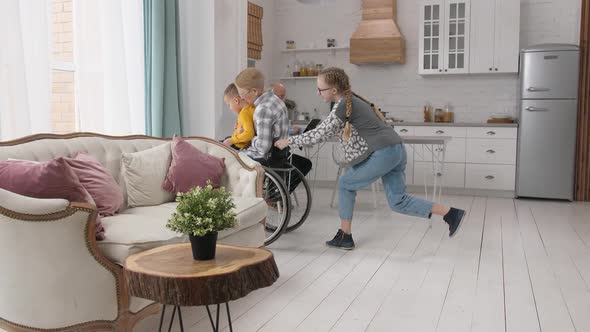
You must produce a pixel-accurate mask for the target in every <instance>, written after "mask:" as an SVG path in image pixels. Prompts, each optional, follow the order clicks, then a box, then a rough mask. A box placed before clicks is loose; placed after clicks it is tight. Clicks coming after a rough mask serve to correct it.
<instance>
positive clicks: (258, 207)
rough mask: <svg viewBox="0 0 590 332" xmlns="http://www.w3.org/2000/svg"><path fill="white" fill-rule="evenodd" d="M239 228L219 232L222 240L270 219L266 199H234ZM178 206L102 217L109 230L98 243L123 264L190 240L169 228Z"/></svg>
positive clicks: (131, 211)
mask: <svg viewBox="0 0 590 332" xmlns="http://www.w3.org/2000/svg"><path fill="white" fill-rule="evenodd" d="M234 202H235V203H236V213H237V218H238V223H239V225H238V227H236V228H232V229H227V230H225V231H223V232H220V233H219V239H222V238H224V237H227V236H229V235H231V234H234V233H236V232H239V231H240V230H242V229H245V228H248V227H250V226H253V225H255V224H256V223H259V222H260V221H261V220H262V219H264V217H265V216H266V204H265V202H264V200H263V199H262V198H257V197H234ZM177 204H178V203H176V202H171V203H165V204H161V205H157V206H145V207H136V208H131V209H127V210H125V211H124V212H123V213H121V214H118V215H115V216H112V217H104V218H102V223H103V225H104V228H105V231H106V238H105V240H104V241H101V242H99V243H98V246H99V248H100V249H101V250H102V252H103V253H104V254H105V256H107V257H108V258H109V259H111V260H112V261H113V262H115V263H117V264H123V262H124V261H125V258H127V257H128V256H129V255H132V254H135V253H138V252H142V251H145V250H148V249H151V248H155V247H159V246H163V245H166V244H173V243H179V242H185V241H187V237H186V236H185V235H183V234H178V233H175V232H172V231H171V230H169V229H168V228H166V222H167V221H168V219H169V218H170V216H171V215H172V213H174V211H175V209H176V205H177Z"/></svg>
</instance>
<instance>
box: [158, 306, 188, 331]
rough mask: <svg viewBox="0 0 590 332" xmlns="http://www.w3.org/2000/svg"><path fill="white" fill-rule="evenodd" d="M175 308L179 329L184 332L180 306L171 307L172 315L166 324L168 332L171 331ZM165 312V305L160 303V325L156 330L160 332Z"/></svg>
mask: <svg viewBox="0 0 590 332" xmlns="http://www.w3.org/2000/svg"><path fill="white" fill-rule="evenodd" d="M176 310H178V323H179V324H180V331H181V332H184V323H183V322H182V312H181V311H180V306H174V307H173V309H172V317H170V325H168V332H170V331H172V325H173V324H174V316H176ZM165 313H166V305H165V304H164V305H162V314H161V315H160V327H159V328H158V332H162V325H163V323H164V314H165Z"/></svg>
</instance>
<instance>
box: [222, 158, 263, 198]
mask: <svg viewBox="0 0 590 332" xmlns="http://www.w3.org/2000/svg"><path fill="white" fill-rule="evenodd" d="M224 147H225V146H224ZM228 149H229V148H228ZM225 168H226V173H227V174H226V179H225V180H224V185H225V186H226V188H227V189H228V190H229V191H231V192H232V194H233V195H234V196H239V197H262V184H263V181H264V170H263V169H262V167H261V166H260V164H259V163H258V162H256V161H254V160H252V159H250V158H249V157H248V156H246V155H245V154H243V153H241V152H240V153H235V151H232V154H231V157H225Z"/></svg>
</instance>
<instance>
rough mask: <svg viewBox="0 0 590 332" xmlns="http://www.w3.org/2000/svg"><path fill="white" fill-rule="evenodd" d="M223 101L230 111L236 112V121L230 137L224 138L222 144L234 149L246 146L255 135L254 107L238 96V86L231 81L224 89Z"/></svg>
mask: <svg viewBox="0 0 590 332" xmlns="http://www.w3.org/2000/svg"><path fill="white" fill-rule="evenodd" d="M223 101H224V102H225V104H226V105H227V106H228V107H229V108H230V109H231V110H232V111H234V112H236V113H237V114H238V122H237V123H236V125H235V126H234V133H233V135H232V136H231V137H228V138H226V139H225V140H224V141H223V144H225V145H227V146H229V147H232V148H234V149H236V150H240V149H244V148H247V147H248V146H250V141H252V138H254V135H255V132H254V110H255V109H256V108H255V107H254V105H249V104H248V103H247V102H246V101H244V100H243V99H242V98H240V95H239V94H238V88H237V87H236V85H235V84H233V83H231V84H230V85H228V86H227V88H226V89H225V92H224V93H223Z"/></svg>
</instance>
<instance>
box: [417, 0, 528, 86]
mask: <svg viewBox="0 0 590 332" xmlns="http://www.w3.org/2000/svg"><path fill="white" fill-rule="evenodd" d="M419 9H420V10H419V21H420V23H419V24H420V25H419V56H418V57H419V59H418V60H419V61H418V62H419V68H418V73H419V74H420V75H430V74H443V75H444V74H467V73H472V74H481V73H517V72H518V56H519V42H520V41H519V36H520V1H518V0H425V1H422V2H421V4H420V7H419Z"/></svg>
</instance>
